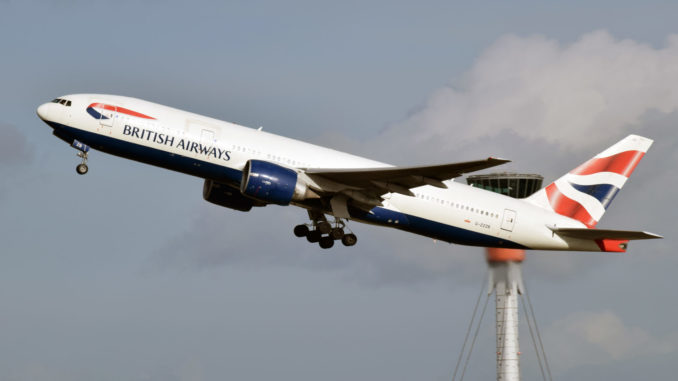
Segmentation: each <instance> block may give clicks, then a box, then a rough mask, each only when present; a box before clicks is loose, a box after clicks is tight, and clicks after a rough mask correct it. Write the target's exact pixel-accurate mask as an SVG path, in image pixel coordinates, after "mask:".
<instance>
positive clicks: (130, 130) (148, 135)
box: [122, 124, 231, 161]
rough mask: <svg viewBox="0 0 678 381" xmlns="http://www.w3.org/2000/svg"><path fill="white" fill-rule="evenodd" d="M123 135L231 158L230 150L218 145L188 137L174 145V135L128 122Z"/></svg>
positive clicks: (206, 154) (225, 158)
mask: <svg viewBox="0 0 678 381" xmlns="http://www.w3.org/2000/svg"><path fill="white" fill-rule="evenodd" d="M122 134H123V135H128V136H133V137H135V138H137V139H140V140H146V141H149V142H153V143H157V144H164V145H166V146H170V147H176V148H181V149H183V150H185V151H188V152H195V153H197V154H202V155H205V156H213V157H214V158H216V159H221V160H224V161H229V160H231V151H227V150H223V149H221V148H218V147H214V146H208V145H203V144H201V143H198V142H193V141H190V140H188V139H180V140H179V141H178V142H177V143H176V145H175V144H174V141H175V137H174V136H170V135H167V134H159V133H157V132H155V131H150V130H146V129H143V128H139V127H133V126H130V125H128V124H126V125H125V127H124V128H123V130H122Z"/></svg>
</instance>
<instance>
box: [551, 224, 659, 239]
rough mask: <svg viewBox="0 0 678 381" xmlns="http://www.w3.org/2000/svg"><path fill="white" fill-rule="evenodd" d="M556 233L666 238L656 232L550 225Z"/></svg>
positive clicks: (565, 234) (601, 236)
mask: <svg viewBox="0 0 678 381" xmlns="http://www.w3.org/2000/svg"><path fill="white" fill-rule="evenodd" d="M549 229H551V231H553V232H554V233H556V234H558V235H560V236H563V237H570V238H581V239H592V240H604V239H613V240H634V239H655V238H664V237H662V236H660V235H657V234H654V233H648V232H643V231H631V230H609V229H587V228H556V227H552V226H549Z"/></svg>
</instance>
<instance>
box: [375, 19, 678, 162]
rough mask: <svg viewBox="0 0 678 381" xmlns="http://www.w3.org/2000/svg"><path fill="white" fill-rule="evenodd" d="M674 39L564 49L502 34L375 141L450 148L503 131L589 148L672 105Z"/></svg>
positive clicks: (593, 39) (675, 98)
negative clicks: (452, 80) (661, 42)
mask: <svg viewBox="0 0 678 381" xmlns="http://www.w3.org/2000/svg"><path fill="white" fill-rule="evenodd" d="M676 89H678V35H671V36H669V37H668V38H667V42H666V44H665V46H664V47H662V48H659V49H657V48H653V47H652V46H649V45H647V44H642V43H639V42H636V41H632V40H618V39H615V38H614V37H613V36H611V35H610V34H609V33H607V32H605V31H596V32H593V33H589V34H586V35H583V36H582V37H581V38H580V39H579V40H578V41H576V42H574V43H571V44H568V45H565V44H561V43H559V42H558V41H556V40H553V39H548V38H546V37H543V36H532V37H518V36H513V35H509V36H504V37H502V38H500V39H499V40H498V41H496V42H495V43H494V44H493V45H492V46H491V47H490V48H488V49H487V50H486V51H485V52H484V53H483V54H482V55H481V56H480V58H479V59H478V60H477V61H476V63H475V64H474V66H473V67H472V68H471V69H470V70H469V71H468V72H467V73H466V75H464V76H463V77H462V80H461V81H459V83H458V84H456V85H454V86H446V87H443V88H441V89H439V90H437V91H436V92H434V93H433V94H432V95H431V97H430V98H429V99H428V101H427V102H426V104H425V105H424V106H423V107H422V109H421V110H419V111H416V112H414V113H413V114H411V115H410V116H409V117H407V118H406V119H405V120H404V121H402V122H400V123H397V124H395V125H393V126H391V127H390V128H389V129H387V130H386V131H385V132H384V134H383V136H382V139H385V140H386V141H388V142H389V145H391V144H393V142H401V143H403V144H404V143H406V142H407V143H409V144H410V145H411V144H412V143H413V141H412V139H413V138H415V141H414V143H415V144H416V143H419V144H422V145H425V146H427V147H428V149H431V147H435V148H436V149H443V150H444V149H446V150H448V151H449V150H454V149H457V148H460V147H463V146H464V145H465V144H468V143H469V142H473V141H474V140H476V139H478V138H482V137H486V136H496V135H497V134H499V133H500V132H501V131H502V130H511V131H514V132H516V133H517V134H518V135H519V136H521V137H523V138H526V139H531V140H535V139H538V140H544V141H546V142H549V143H557V144H563V145H564V146H565V147H568V148H575V149H577V148H586V149H590V148H598V146H599V145H601V144H602V145H603V146H605V144H607V143H609V142H611V141H614V140H615V139H617V138H620V137H621V135H622V134H621V132H624V130H625V129H628V128H629V127H631V126H633V125H637V124H638V123H639V122H640V121H641V120H642V117H643V116H644V115H645V114H646V113H647V112H649V111H655V110H659V111H661V112H665V113H668V112H672V111H675V110H677V109H678V90H676Z"/></svg>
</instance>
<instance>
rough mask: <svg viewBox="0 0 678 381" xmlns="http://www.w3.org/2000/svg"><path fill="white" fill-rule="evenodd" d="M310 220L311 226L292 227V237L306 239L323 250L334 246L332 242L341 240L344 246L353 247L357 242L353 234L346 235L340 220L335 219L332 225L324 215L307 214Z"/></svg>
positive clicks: (344, 225) (342, 221)
mask: <svg viewBox="0 0 678 381" xmlns="http://www.w3.org/2000/svg"><path fill="white" fill-rule="evenodd" d="M308 214H309V217H310V218H311V224H302V225H297V226H295V227H294V235H295V236H297V237H306V240H307V241H308V242H311V243H318V244H319V246H320V247H321V248H323V249H329V248H331V247H332V246H334V241H339V240H341V243H342V244H343V245H344V246H353V245H355V244H356V242H358V238H357V237H356V236H355V234H353V232H351V233H348V234H346V233H345V232H344V229H345V228H346V222H344V220H343V219H341V218H335V219H334V221H333V223H330V222H328V221H327V218H326V217H325V215H324V214H321V213H315V212H311V211H309V212H308Z"/></svg>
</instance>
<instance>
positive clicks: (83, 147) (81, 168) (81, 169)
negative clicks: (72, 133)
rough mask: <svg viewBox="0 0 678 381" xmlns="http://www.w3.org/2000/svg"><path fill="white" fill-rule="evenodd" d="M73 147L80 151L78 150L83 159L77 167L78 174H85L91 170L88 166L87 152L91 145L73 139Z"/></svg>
mask: <svg viewBox="0 0 678 381" xmlns="http://www.w3.org/2000/svg"><path fill="white" fill-rule="evenodd" d="M71 147H73V148H75V149H77V150H78V151H80V152H78V157H79V158H80V159H82V161H81V162H80V164H78V165H77V166H76V167H75V171H76V172H77V173H78V175H84V174H85V173H87V171H88V170H89V168H88V167H87V152H89V146H88V145H87V144H84V143H82V142H79V141H77V140H73V143H71Z"/></svg>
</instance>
